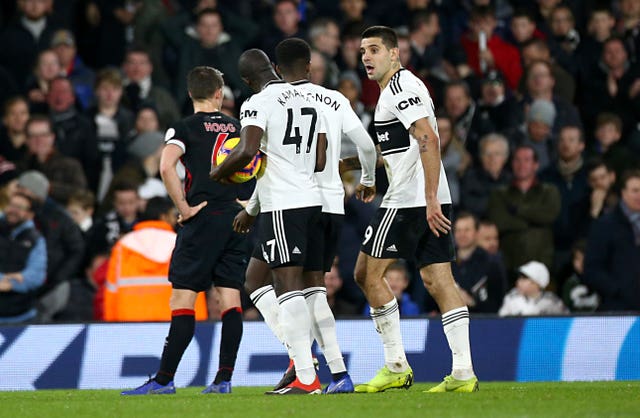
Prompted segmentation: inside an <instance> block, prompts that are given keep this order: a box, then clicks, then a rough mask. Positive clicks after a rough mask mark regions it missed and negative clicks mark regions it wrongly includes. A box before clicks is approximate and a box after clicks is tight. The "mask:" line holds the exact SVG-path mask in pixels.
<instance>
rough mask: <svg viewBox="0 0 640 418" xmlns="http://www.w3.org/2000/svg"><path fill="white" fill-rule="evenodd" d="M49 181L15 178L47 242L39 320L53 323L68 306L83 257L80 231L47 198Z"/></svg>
mask: <svg viewBox="0 0 640 418" xmlns="http://www.w3.org/2000/svg"><path fill="white" fill-rule="evenodd" d="M48 190H49V181H48V180H47V178H46V177H45V176H44V175H43V174H42V173H39V172H37V171H26V172H24V173H22V174H21V175H20V177H19V178H18V191H19V192H22V193H25V194H27V195H29V196H30V197H31V198H32V199H34V200H35V201H36V205H37V207H38V209H37V210H36V213H35V224H36V226H37V227H38V230H40V231H41V232H42V235H44V238H45V241H46V243H47V281H46V282H45V284H44V286H42V287H41V288H40V289H38V320H39V321H40V322H50V321H52V320H53V319H54V318H55V316H56V314H58V313H59V312H61V311H62V310H64V309H65V307H66V306H67V303H68V301H69V294H70V292H71V290H70V289H71V286H70V284H69V281H70V280H71V279H72V278H74V277H76V275H77V274H78V272H79V268H80V264H81V262H82V258H83V256H84V249H85V244H84V240H83V238H82V232H81V231H80V228H78V226H77V225H76V224H75V223H74V222H73V220H72V219H71V218H70V217H69V215H67V213H66V211H65V210H64V208H63V207H61V206H60V205H58V204H57V203H55V202H54V201H53V200H52V199H50V198H48Z"/></svg>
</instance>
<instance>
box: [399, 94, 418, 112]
mask: <svg viewBox="0 0 640 418" xmlns="http://www.w3.org/2000/svg"><path fill="white" fill-rule="evenodd" d="M421 105H422V100H420V98H419V97H418V96H416V97H410V98H409V99H408V100H402V101H401V102H400V103H398V106H397V108H398V110H405V109H406V108H408V107H409V106H421Z"/></svg>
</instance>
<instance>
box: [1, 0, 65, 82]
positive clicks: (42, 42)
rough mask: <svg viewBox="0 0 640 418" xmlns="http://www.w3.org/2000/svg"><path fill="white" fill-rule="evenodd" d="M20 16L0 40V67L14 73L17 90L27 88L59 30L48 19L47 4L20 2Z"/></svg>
mask: <svg viewBox="0 0 640 418" xmlns="http://www.w3.org/2000/svg"><path fill="white" fill-rule="evenodd" d="M17 3H18V9H19V12H20V14H19V16H17V17H16V18H15V19H14V20H13V21H11V22H10V23H9V24H8V25H7V26H6V28H5V30H4V32H3V33H2V35H1V36H0V45H2V54H0V64H2V65H4V66H5V67H6V68H7V70H9V72H10V73H11V75H12V77H13V79H14V80H15V81H16V83H17V84H18V86H24V85H25V82H26V78H27V76H28V75H29V73H30V72H31V70H32V69H33V67H34V64H35V58H36V56H37V55H38V53H39V52H40V51H42V50H44V49H46V48H48V47H49V45H50V43H51V37H52V36H53V33H54V32H55V31H56V29H57V28H58V27H59V25H58V23H57V22H56V21H55V20H54V19H52V18H50V17H49V16H48V8H49V4H48V3H49V2H48V1H45V0H29V1H18V2H17Z"/></svg>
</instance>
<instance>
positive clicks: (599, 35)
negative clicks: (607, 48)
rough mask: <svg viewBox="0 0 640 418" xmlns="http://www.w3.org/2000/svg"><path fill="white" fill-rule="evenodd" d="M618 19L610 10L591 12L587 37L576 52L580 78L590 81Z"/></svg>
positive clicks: (601, 9) (602, 8) (602, 9)
mask: <svg viewBox="0 0 640 418" xmlns="http://www.w3.org/2000/svg"><path fill="white" fill-rule="evenodd" d="M615 25H616V19H615V17H614V16H613V13H612V12H611V10H610V9H608V8H606V7H599V8H595V9H593V10H591V13H590V16H589V24H588V26H587V36H585V37H584V39H583V40H582V41H581V42H580V45H579V46H578V50H577V51H576V53H577V55H578V59H579V66H580V67H579V73H580V74H579V76H580V78H581V79H583V80H588V77H589V75H590V74H593V73H594V71H595V70H596V67H597V66H598V64H599V62H600V57H601V56H602V47H603V45H604V43H605V41H606V40H607V39H609V38H610V37H611V36H612V35H613V30H614V28H615Z"/></svg>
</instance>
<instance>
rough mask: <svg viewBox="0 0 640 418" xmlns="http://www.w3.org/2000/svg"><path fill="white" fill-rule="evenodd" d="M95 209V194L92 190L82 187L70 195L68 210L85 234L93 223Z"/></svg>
mask: <svg viewBox="0 0 640 418" xmlns="http://www.w3.org/2000/svg"><path fill="white" fill-rule="evenodd" d="M94 210H95V195H94V194H93V193H92V192H91V191H90V190H86V189H80V190H77V191H76V192H74V193H73V194H72V195H71V196H70V197H69V201H68V202H67V212H69V215H70V216H71V218H72V219H73V221H74V222H75V223H76V224H77V225H78V226H79V227H80V229H81V230H82V232H83V233H84V234H86V233H87V232H88V231H89V229H90V228H91V226H92V225H93V212H94Z"/></svg>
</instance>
